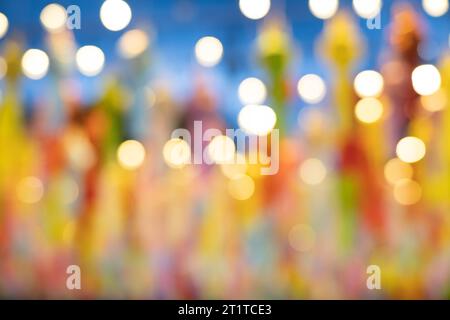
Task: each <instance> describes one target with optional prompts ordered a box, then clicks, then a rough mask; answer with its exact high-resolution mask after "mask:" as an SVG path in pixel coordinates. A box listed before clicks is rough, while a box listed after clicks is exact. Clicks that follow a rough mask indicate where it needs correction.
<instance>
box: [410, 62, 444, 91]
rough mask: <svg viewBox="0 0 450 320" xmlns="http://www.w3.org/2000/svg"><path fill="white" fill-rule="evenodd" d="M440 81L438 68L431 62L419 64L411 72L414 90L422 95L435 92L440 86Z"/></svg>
mask: <svg viewBox="0 0 450 320" xmlns="http://www.w3.org/2000/svg"><path fill="white" fill-rule="evenodd" d="M441 82H442V80H441V74H440V73H439V70H438V69H437V68H436V67H435V66H433V65H431V64H425V65H421V66H419V67H417V68H415V69H414V71H413V73H412V83H413V87H414V90H415V91H416V92H417V93H418V94H420V95H422V96H429V95H432V94H434V93H436V92H437V91H438V90H439V89H440V87H441Z"/></svg>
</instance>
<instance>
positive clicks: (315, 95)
mask: <svg viewBox="0 0 450 320" xmlns="http://www.w3.org/2000/svg"><path fill="white" fill-rule="evenodd" d="M297 90H298V94H299V95H300V97H301V98H302V99H303V100H304V101H305V102H307V103H309V104H316V103H319V102H321V101H322V100H323V98H324V97H325V95H326V92H327V88H326V86H325V82H324V81H323V80H322V78H321V77H319V76H318V75H315V74H308V75H306V76H304V77H302V78H301V79H300V81H299V82H298V85H297Z"/></svg>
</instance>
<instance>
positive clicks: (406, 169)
mask: <svg viewBox="0 0 450 320" xmlns="http://www.w3.org/2000/svg"><path fill="white" fill-rule="evenodd" d="M413 174H414V169H413V167H412V166H411V164H409V163H406V162H403V161H402V160H400V159H399V158H394V159H391V160H389V161H388V162H387V163H386V165H385V166H384V177H385V179H386V181H387V182H389V183H390V184H395V183H397V182H398V181H400V180H402V179H411V178H412V177H413Z"/></svg>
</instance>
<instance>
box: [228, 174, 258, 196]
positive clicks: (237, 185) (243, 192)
mask: <svg viewBox="0 0 450 320" xmlns="http://www.w3.org/2000/svg"><path fill="white" fill-rule="evenodd" d="M228 192H229V194H230V196H231V197H232V198H234V199H236V200H240V201H244V200H247V199H250V198H251V197H252V195H253V193H254V192H255V182H254V181H253V179H252V178H251V177H249V176H247V175H240V176H238V177H234V178H232V179H230V181H228Z"/></svg>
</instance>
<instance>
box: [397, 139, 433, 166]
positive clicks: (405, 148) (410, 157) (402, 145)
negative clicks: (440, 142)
mask: <svg viewBox="0 0 450 320" xmlns="http://www.w3.org/2000/svg"><path fill="white" fill-rule="evenodd" d="M396 151H397V157H398V158H399V159H400V160H402V161H404V162H406V163H415V162H418V161H420V160H422V159H423V158H424V157H425V154H426V151H427V149H426V146H425V143H424V142H423V141H422V140H420V139H419V138H416V137H406V138H403V139H401V140H400V141H399V142H398V144H397V148H396Z"/></svg>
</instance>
